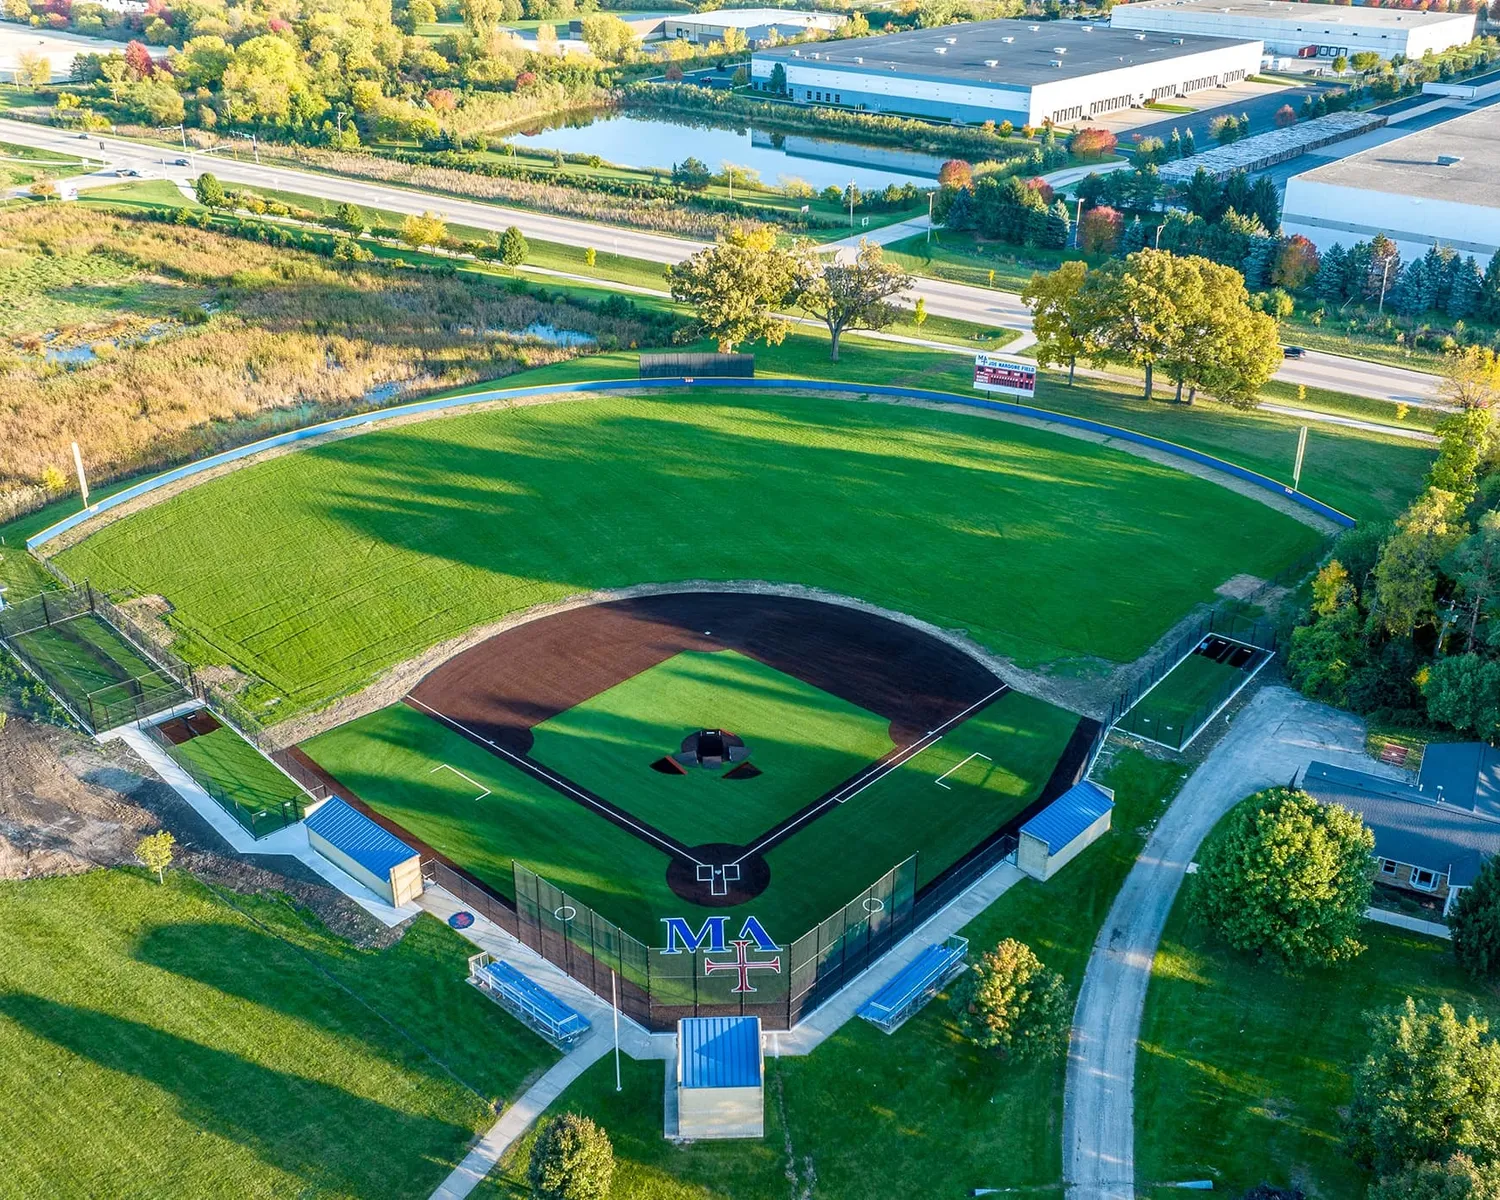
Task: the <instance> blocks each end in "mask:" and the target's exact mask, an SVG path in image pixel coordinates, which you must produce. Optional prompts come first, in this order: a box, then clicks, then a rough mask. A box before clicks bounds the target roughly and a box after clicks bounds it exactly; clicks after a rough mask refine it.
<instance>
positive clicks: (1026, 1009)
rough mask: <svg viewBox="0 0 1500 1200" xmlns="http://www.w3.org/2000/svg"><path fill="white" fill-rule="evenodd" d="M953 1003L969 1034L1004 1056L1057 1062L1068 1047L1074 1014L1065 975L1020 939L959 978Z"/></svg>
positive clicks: (1005, 943) (982, 959) (1007, 942)
mask: <svg viewBox="0 0 1500 1200" xmlns="http://www.w3.org/2000/svg"><path fill="white" fill-rule="evenodd" d="M951 1003H952V1007H953V1011H954V1013H955V1014H956V1015H957V1017H958V1024H959V1028H960V1029H961V1030H962V1032H963V1034H964V1036H965V1037H967V1038H968V1039H969V1040H970V1041H971V1042H973V1043H974V1044H975V1045H976V1046H979V1047H980V1048H982V1049H985V1050H994V1051H996V1052H998V1053H999V1054H1000V1055H1001V1056H1002V1057H1005V1058H1015V1059H1028V1058H1051V1057H1054V1056H1055V1055H1057V1054H1060V1053H1061V1052H1062V1051H1063V1050H1064V1049H1065V1048H1066V1047H1067V1043H1068V1027H1069V1023H1070V1019H1071V1014H1070V1012H1069V1008H1068V989H1067V987H1066V985H1065V984H1064V983H1063V977H1062V976H1061V975H1059V974H1058V973H1057V972H1056V971H1050V970H1048V969H1047V968H1046V967H1045V966H1044V965H1043V964H1042V961H1041V960H1040V959H1039V958H1037V956H1036V954H1035V953H1034V952H1033V951H1032V949H1031V947H1030V946H1028V945H1026V944H1025V943H1024V942H1018V941H1016V940H1015V939H1014V938H1006V939H1005V940H1004V941H1002V942H1001V943H1000V944H999V945H998V946H996V947H995V948H994V949H993V950H990V951H988V952H986V953H985V954H983V955H981V956H980V958H979V961H978V962H976V963H974V964H973V965H972V966H971V967H970V968H969V970H967V971H966V972H964V974H962V975H961V976H959V978H958V982H957V983H956V984H954V986H953V992H952V1001H951Z"/></svg>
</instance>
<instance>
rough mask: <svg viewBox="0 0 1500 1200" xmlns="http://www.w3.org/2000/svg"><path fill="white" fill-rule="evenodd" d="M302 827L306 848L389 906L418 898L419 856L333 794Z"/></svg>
mask: <svg viewBox="0 0 1500 1200" xmlns="http://www.w3.org/2000/svg"><path fill="white" fill-rule="evenodd" d="M304 824H305V826H306V827H307V843H308V845H310V846H311V847H312V848H313V849H314V850H316V851H317V852H318V853H319V854H321V855H322V856H323V857H324V858H326V859H327V860H328V861H329V862H331V863H333V865H334V866H336V867H338V868H339V870H341V871H343V872H344V873H345V874H346V875H351V876H353V877H354V878H355V879H357V880H358V881H359V882H360V883H362V884H364V885H365V887H367V888H369V889H370V890H371V891H372V892H374V893H375V894H376V895H377V896H379V897H380V898H381V899H382V900H384V901H385V902H386V903H387V904H390V905H392V906H393V907H395V908H400V907H401V906H402V905H403V904H405V903H407V901H409V900H415V899H416V898H417V897H418V896H420V895H421V894H422V865H421V859H420V858H419V856H418V854H417V852H416V851H415V850H413V849H412V848H411V847H410V846H408V845H407V844H406V843H405V842H403V841H402V840H401V839H400V838H398V837H397V836H396V835H395V834H393V833H391V832H390V831H389V830H387V829H383V828H381V827H380V826H379V825H377V824H376V823H375V822H374V821H372V820H370V818H369V817H367V816H365V814H364V813H362V812H360V811H359V810H358V809H355V808H353V807H351V806H350V805H349V804H346V803H345V802H344V801H343V800H340V799H339V798H338V797H337V796H335V797H333V798H332V799H331V800H329V801H327V802H326V803H324V804H322V805H320V806H319V807H318V809H317V811H316V812H314V813H312V814H311V815H310V816H309V817H308V818H307V820H306V821H305V822H304Z"/></svg>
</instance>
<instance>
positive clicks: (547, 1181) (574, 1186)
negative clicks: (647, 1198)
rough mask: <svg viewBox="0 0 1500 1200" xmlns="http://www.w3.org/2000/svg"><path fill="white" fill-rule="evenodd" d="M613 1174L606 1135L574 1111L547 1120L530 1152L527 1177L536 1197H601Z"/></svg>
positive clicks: (591, 1199)
mask: <svg viewBox="0 0 1500 1200" xmlns="http://www.w3.org/2000/svg"><path fill="white" fill-rule="evenodd" d="M614 1175H615V1152H614V1147H613V1146H612V1145H610V1141H609V1135H608V1134H606V1133H605V1132H604V1130H603V1129H601V1128H599V1126H598V1125H596V1124H595V1123H594V1122H593V1121H592V1120H590V1119H589V1118H588V1117H580V1116H578V1115H577V1114H576V1113H569V1112H565V1113H563V1114H562V1115H561V1116H558V1117H554V1118H553V1119H552V1120H551V1121H549V1122H547V1125H546V1126H545V1127H544V1128H543V1130H542V1132H541V1134H540V1135H539V1136H538V1137H537V1139H536V1145H535V1146H534V1147H533V1149H532V1151H531V1165H530V1168H529V1171H528V1180H529V1182H530V1184H531V1193H532V1195H533V1196H536V1197H537V1198H538V1200H604V1197H606V1196H608V1195H609V1191H610V1187H611V1186H612V1185H613V1183H614Z"/></svg>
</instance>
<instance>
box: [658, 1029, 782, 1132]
mask: <svg viewBox="0 0 1500 1200" xmlns="http://www.w3.org/2000/svg"><path fill="white" fill-rule="evenodd" d="M765 1127H766V1108H765V1059H764V1057H763V1056H762V1054H761V1048H760V1018H759V1017H684V1018H683V1019H682V1020H680V1021H678V1022H677V1136H678V1137H680V1138H758V1137H761V1136H762V1135H764V1133H765Z"/></svg>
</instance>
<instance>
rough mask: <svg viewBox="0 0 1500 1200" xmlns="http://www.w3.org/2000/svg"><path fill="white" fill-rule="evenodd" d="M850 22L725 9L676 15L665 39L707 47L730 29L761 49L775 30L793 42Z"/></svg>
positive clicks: (664, 30) (664, 26)
mask: <svg viewBox="0 0 1500 1200" xmlns="http://www.w3.org/2000/svg"><path fill="white" fill-rule="evenodd" d="M627 19H628V18H627ZM848 20H849V18H848V17H847V16H845V15H844V14H843V13H833V12H801V11H799V10H797V9H795V8H721V9H716V10H715V11H713V12H701V13H672V14H670V15H668V16H667V17H666V18H665V19H663V21H662V23H661V36H662V37H663V38H665V39H668V40H682V41H689V42H696V43H697V44H698V45H700V46H706V45H708V44H709V43H710V42H722V41H723V40H724V31H725V30H726V29H738V30H740V31H741V32H743V33H744V35H745V40H746V41H747V42H749V43H750V45H752V46H761V45H764V44H765V43H767V42H769V41H770V40H771V32H772V30H775V32H776V33H777V35H779V36H780V37H782V38H787V39H790V38H794V37H797V36H798V35H800V34H804V33H808V32H812V33H833V32H834V31H835V30H837V29H840V28H842V27H843V25H844V24H845V22H847V21H848Z"/></svg>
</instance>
